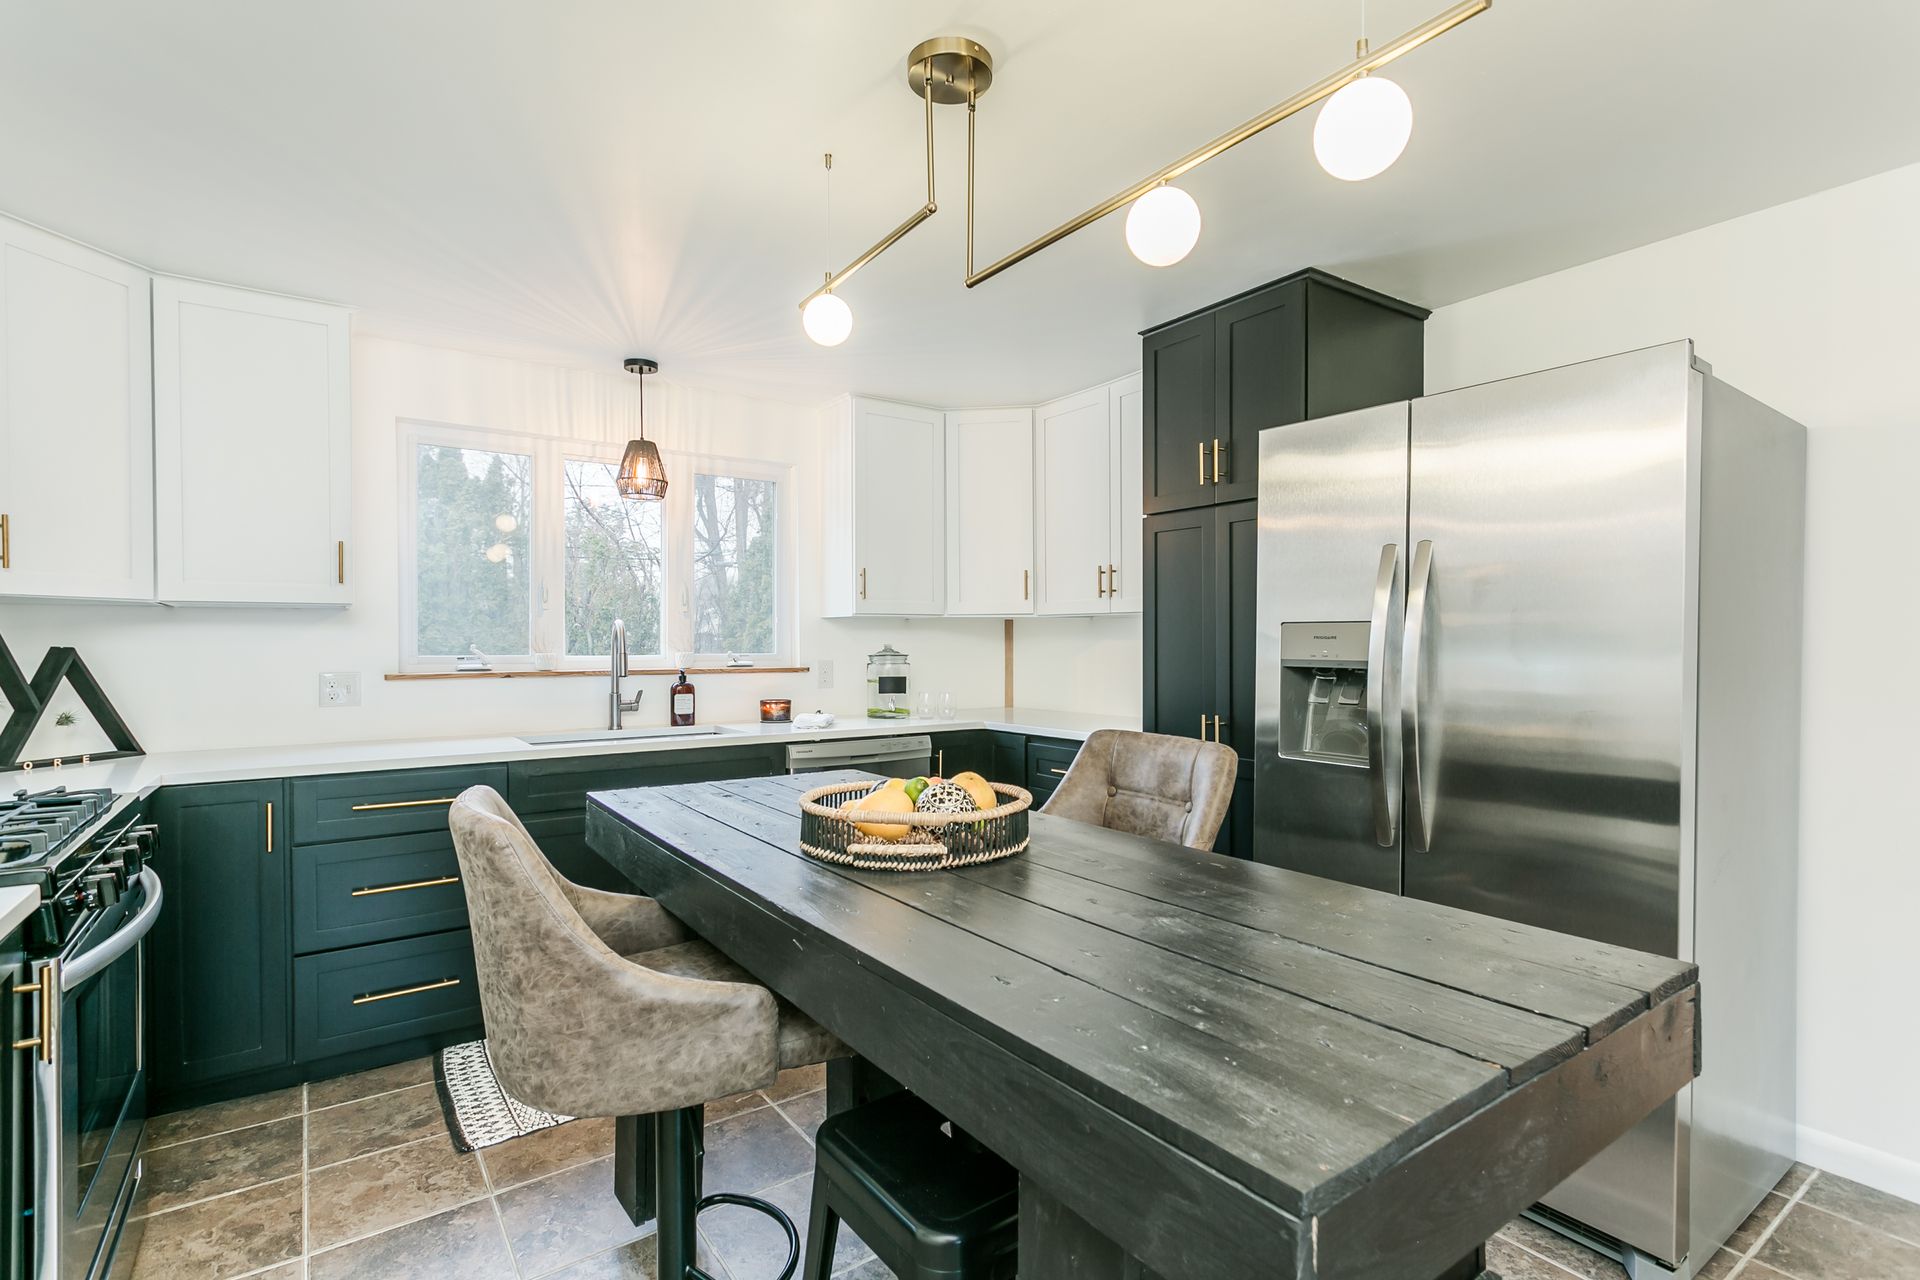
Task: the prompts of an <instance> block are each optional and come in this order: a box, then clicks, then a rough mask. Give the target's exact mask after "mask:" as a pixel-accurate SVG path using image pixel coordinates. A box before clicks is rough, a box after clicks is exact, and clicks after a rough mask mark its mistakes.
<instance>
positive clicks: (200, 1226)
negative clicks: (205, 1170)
mask: <svg viewBox="0 0 1920 1280" xmlns="http://www.w3.org/2000/svg"><path fill="white" fill-rule="evenodd" d="M300 1237H301V1180H300V1179H299V1178H297V1177H295V1178H285V1179H282V1180H281V1181H279V1182H270V1183H268V1184H267V1185H266V1186H263V1187H254V1188H251V1189H250V1190H247V1191H239V1192H235V1193H234V1194H233V1195H230V1196H221V1197H220V1198H219V1199H217V1200H205V1201H202V1202H201V1203H199V1204H195V1205H188V1206H187V1207H186V1208H184V1209H175V1210H173V1211H172V1212H171V1213H160V1214H155V1215H154V1216H153V1217H151V1218H148V1219H147V1220H146V1224H145V1234H144V1235H143V1237H142V1239H141V1241H140V1255H139V1257H138V1259H137V1260H136V1261H135V1263H134V1277H135V1280H184V1277H188V1276H194V1277H200V1276H237V1275H244V1274H246V1273H247V1272H249V1271H257V1270H259V1269H260V1268H262V1267H268V1266H272V1265H274V1264H275V1263H279V1262H284V1261H287V1260H288V1259H292V1258H298V1257H299V1256H300V1247H301V1244H300Z"/></svg>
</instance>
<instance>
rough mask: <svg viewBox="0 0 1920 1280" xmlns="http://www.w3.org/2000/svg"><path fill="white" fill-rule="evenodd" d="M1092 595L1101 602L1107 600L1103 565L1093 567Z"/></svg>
mask: <svg viewBox="0 0 1920 1280" xmlns="http://www.w3.org/2000/svg"><path fill="white" fill-rule="evenodd" d="M1093 594H1094V595H1096V596H1098V597H1099V598H1100V599H1102V600H1104V599H1106V598H1107V570H1106V567H1105V566H1104V565H1095V566H1093Z"/></svg>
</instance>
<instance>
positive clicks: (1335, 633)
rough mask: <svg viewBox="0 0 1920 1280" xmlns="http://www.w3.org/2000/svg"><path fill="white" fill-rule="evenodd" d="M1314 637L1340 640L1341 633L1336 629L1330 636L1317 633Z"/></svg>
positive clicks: (1316, 638)
mask: <svg viewBox="0 0 1920 1280" xmlns="http://www.w3.org/2000/svg"><path fill="white" fill-rule="evenodd" d="M1313 638H1314V639H1315V640H1338V639H1339V638H1340V633H1339V632H1337V631H1336V632H1334V633H1333V634H1332V635H1330V636H1323V635H1315V636H1314V637H1313Z"/></svg>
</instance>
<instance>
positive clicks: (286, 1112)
mask: <svg viewBox="0 0 1920 1280" xmlns="http://www.w3.org/2000/svg"><path fill="white" fill-rule="evenodd" d="M300 1111H301V1088H300V1086H299V1085H295V1086H294V1087H293V1088H291V1089H276V1090H274V1091H273V1092H272V1093H261V1094H255V1095H254V1096H253V1097H251V1098H235V1099H233V1101H231V1102H213V1103H209V1104H208V1105H206V1106H204V1107H194V1108H192V1109H190V1110H187V1111H169V1112H168V1113H167V1114H165V1115H163V1116H154V1117H153V1118H152V1119H150V1120H148V1121H147V1146H148V1148H149V1149H151V1148H153V1147H164V1146H167V1145H169V1144H171V1143H175V1142H189V1141H191V1140H193V1139H194V1138H206V1137H211V1136H212V1135H214V1134H216V1133H225V1132H227V1131H228V1130H230V1129H244V1128H246V1127H247V1126H248V1125H255V1124H265V1123H266V1122H267V1121H269V1120H282V1119H285V1118H286V1117H287V1116H297V1115H299V1114H300Z"/></svg>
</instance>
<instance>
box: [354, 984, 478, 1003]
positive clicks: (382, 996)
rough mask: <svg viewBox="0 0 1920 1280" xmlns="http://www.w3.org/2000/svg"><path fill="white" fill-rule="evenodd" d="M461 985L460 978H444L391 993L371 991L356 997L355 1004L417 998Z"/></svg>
mask: <svg viewBox="0 0 1920 1280" xmlns="http://www.w3.org/2000/svg"><path fill="white" fill-rule="evenodd" d="M459 985H460V979H458V978H442V979H440V981H438V982H423V983H421V984H420V985H419V986H417V987H395V988H394V989H393V990H391V991H369V992H367V994H365V995H363V996H355V997H354V998H353V1002H354V1003H355V1004H376V1003H378V1002H379V1001H382V1000H398V999H399V998H400V997H401V996H417V995H419V994H420V993H421V992H423V991H443V990H445V989H446V988H448V987H457V986H459Z"/></svg>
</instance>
